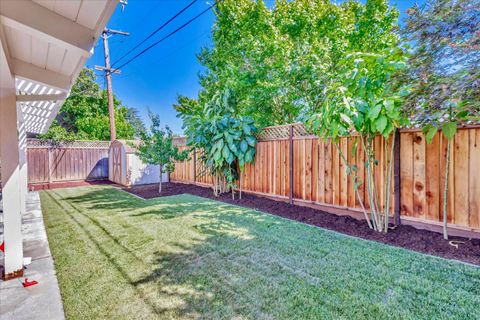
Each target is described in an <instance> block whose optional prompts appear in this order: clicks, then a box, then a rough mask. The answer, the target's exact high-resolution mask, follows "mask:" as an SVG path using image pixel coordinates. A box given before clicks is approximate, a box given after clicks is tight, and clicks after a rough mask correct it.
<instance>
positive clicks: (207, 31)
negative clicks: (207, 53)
mask: <svg viewBox="0 0 480 320" xmlns="http://www.w3.org/2000/svg"><path fill="white" fill-rule="evenodd" d="M209 33H210V30H205V31H204V32H203V33H202V34H200V35H199V36H197V37H195V38H193V39H190V40H189V41H187V42H184V43H183V44H182V45H181V46H179V47H177V48H175V49H173V50H172V51H169V52H168V53H167V54H164V55H161V56H159V57H158V59H157V61H155V62H152V63H150V64H149V65H148V66H149V68H151V67H152V66H155V65H158V64H159V63H160V62H164V61H162V60H163V59H165V58H168V57H171V56H172V55H174V54H175V53H177V52H178V51H180V50H182V49H184V48H186V47H188V46H190V45H192V44H193V43H194V41H196V40H198V39H201V38H203V37H204V36H206V35H208V34H209ZM133 68H134V69H135V70H136V72H128V73H127V74H122V75H120V76H117V79H125V78H128V77H131V76H134V75H139V74H140V73H139V72H140V70H139V69H137V68H136V67H133Z"/></svg>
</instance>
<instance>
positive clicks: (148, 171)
mask: <svg viewBox="0 0 480 320" xmlns="http://www.w3.org/2000/svg"><path fill="white" fill-rule="evenodd" d="M127 156H128V164H129V167H130V168H129V169H130V182H131V185H139V184H149V183H158V182H160V177H159V175H160V174H159V169H158V166H154V165H148V164H144V163H143V162H142V161H141V160H140V159H139V158H138V156H136V155H135V154H128V155H127ZM162 181H163V182H168V174H167V173H165V172H164V173H163V179H162Z"/></svg>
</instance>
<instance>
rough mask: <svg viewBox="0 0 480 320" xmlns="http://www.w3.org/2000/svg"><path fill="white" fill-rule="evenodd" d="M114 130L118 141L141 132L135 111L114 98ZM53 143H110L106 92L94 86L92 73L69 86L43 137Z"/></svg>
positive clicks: (81, 75) (85, 71)
mask: <svg viewBox="0 0 480 320" xmlns="http://www.w3.org/2000/svg"><path fill="white" fill-rule="evenodd" d="M114 105H115V127H116V130H117V137H118V138H119V139H132V138H134V137H135V136H136V135H138V134H139V132H138V131H140V130H144V125H143V122H142V120H141V119H140V118H139V117H138V114H137V111H136V109H134V108H128V107H126V106H124V105H122V103H121V101H120V100H118V99H117V98H116V97H115V96H114ZM40 137H41V138H44V139H53V140H73V139H78V140H109V139H110V129H109V117H108V102H107V95H106V91H105V90H101V89H100V86H99V85H98V83H97V82H96V77H95V73H94V72H93V70H91V69H88V68H84V69H83V70H82V71H81V73H80V75H79V76H78V78H77V81H76V82H75V84H74V85H73V86H72V90H71V93H70V96H69V97H68V98H67V99H66V100H65V103H64V104H63V106H62V108H61V109H60V112H59V114H58V116H57V117H56V119H55V121H54V123H53V124H52V126H51V127H50V129H49V130H48V132H47V133H46V134H44V135H40Z"/></svg>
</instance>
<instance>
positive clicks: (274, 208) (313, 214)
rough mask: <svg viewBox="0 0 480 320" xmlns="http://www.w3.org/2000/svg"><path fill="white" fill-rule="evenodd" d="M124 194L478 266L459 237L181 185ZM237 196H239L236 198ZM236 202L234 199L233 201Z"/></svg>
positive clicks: (479, 250)
mask: <svg viewBox="0 0 480 320" xmlns="http://www.w3.org/2000/svg"><path fill="white" fill-rule="evenodd" d="M124 190H125V191H128V192H130V193H133V194H136V195H138V196H140V197H142V198H145V199H151V198H156V197H160V196H162V197H165V196H172V195H177V194H183V193H188V194H192V195H196V196H200V197H204V198H209V199H214V200H217V201H222V202H225V203H230V204H234V205H238V206H242V207H247V208H252V209H256V210H259V211H263V212H267V213H270V214H273V215H277V216H281V217H284V218H288V219H292V220H297V221H301V222H303V223H307V224H311V225H315V226H319V227H322V228H325V229H330V230H334V231H338V232H341V233H344V234H348V235H351V236H355V237H359V238H363V239H368V240H373V241H377V242H383V243H386V244H389V245H393V246H397V247H403V248H407V249H410V250H414V251H419V252H423V253H427V254H430V255H435V256H439V257H444V258H447V259H456V260H460V261H464V262H468V263H473V264H476V265H480V240H479V239H466V238H460V237H449V238H450V239H449V240H450V241H451V240H459V241H463V242H464V243H461V244H459V245H458V249H457V248H455V247H453V246H451V245H450V244H449V243H448V241H445V240H444V239H443V235H442V234H440V233H437V232H432V231H428V230H421V229H416V228H414V227H412V226H406V225H402V226H400V227H398V228H396V229H394V230H389V231H388V233H387V234H384V233H379V232H376V231H373V230H371V229H370V228H368V226H367V223H366V222H365V221H361V220H357V219H355V218H352V217H349V216H338V215H335V214H331V213H327V212H323V211H321V210H317V209H313V208H308V207H301V206H296V205H291V204H289V203H286V202H283V201H275V200H271V199H268V198H264V197H259V196H256V195H252V194H247V193H243V194H242V199H241V200H239V199H235V200H233V199H232V195H231V193H228V194H223V195H221V196H219V197H215V196H214V195H213V191H212V189H211V188H205V187H199V186H195V185H190V184H182V183H164V184H163V190H162V194H159V193H158V184H154V185H144V186H135V187H132V188H125V189H124ZM237 195H238V194H237ZM236 198H237V197H236Z"/></svg>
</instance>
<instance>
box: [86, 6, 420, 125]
mask: <svg viewBox="0 0 480 320" xmlns="http://www.w3.org/2000/svg"><path fill="white" fill-rule="evenodd" d="M190 2H191V0H129V1H128V5H127V6H126V7H125V10H124V11H123V12H122V10H121V6H120V5H119V6H118V7H117V10H116V11H115V13H114V14H113V16H112V18H111V19H110V21H109V23H108V25H107V26H108V27H109V28H111V29H117V30H123V31H127V32H130V36H128V37H123V36H119V35H115V36H113V37H111V38H110V39H109V46H110V56H111V61H112V63H113V62H115V61H116V59H118V58H120V57H121V56H122V55H123V54H124V53H125V52H127V51H128V50H129V49H130V48H132V47H133V46H135V45H136V44H137V43H138V42H140V41H142V40H143V39H144V38H145V37H146V36H147V35H148V34H150V33H151V32H152V31H153V30H155V29H156V28H157V27H158V26H160V25H161V24H162V23H163V22H165V21H166V20H168V19H169V18H170V17H172V16H173V15H174V14H175V13H177V12H178V11H179V10H181V9H182V8H183V7H185V6H186V5H187V4H188V3H190ZM211 2H212V1H210V2H209V1H207V0H200V1H198V2H197V3H195V4H194V5H193V6H192V7H190V8H189V9H188V10H187V11H186V12H184V13H183V14H182V15H181V16H180V17H178V18H177V19H176V20H174V21H173V22H172V23H171V24H169V25H168V26H167V27H166V28H164V29H163V30H162V31H160V32H159V33H157V34H156V35H155V36H154V37H153V38H151V39H150V40H149V41H148V42H146V43H145V44H144V45H143V46H142V48H144V47H146V46H148V45H149V44H150V43H153V42H155V41H157V40H158V39H160V38H161V37H163V36H164V35H166V34H168V33H169V32H170V31H172V30H174V29H175V28H177V27H178V26H180V25H181V24H183V23H184V22H186V21H187V20H188V19H190V18H191V17H193V16H195V15H196V14H198V13H199V12H201V11H202V10H204V9H205V8H207V7H208V6H209V3H211ZM415 2H416V1H414V0H390V3H391V4H392V5H396V6H397V8H398V9H399V10H400V12H401V19H402V17H404V16H405V10H406V9H407V8H409V7H411V6H412V5H413V4H414V3H415ZM417 2H418V1H417ZM420 2H422V1H420ZM273 3H274V0H267V4H269V5H271V4H273ZM213 21H214V15H213V13H212V12H208V13H206V14H204V15H203V16H201V17H200V18H199V19H197V20H196V21H194V22H193V23H191V24H190V25H188V26H187V27H186V28H184V29H183V30H181V31H180V32H178V33H176V34H175V35H174V36H172V37H171V38H169V39H168V40H166V41H164V42H162V43H161V44H159V45H158V46H156V47H155V48H153V49H152V50H150V51H148V52H147V53H145V54H144V55H142V56H141V57H140V58H138V59H136V60H135V61H134V62H132V63H130V64H129V65H128V66H125V68H122V74H120V75H114V76H113V90H114V92H115V94H116V95H117V97H119V98H120V99H121V100H122V101H123V103H124V104H125V105H127V106H129V107H134V108H136V109H138V110H139V111H140V113H141V115H142V117H143V118H144V120H146V114H147V108H150V109H151V110H153V111H154V112H156V113H158V114H160V116H161V119H162V123H163V124H164V125H169V126H170V128H171V129H172V130H173V131H174V132H175V133H181V132H182V129H181V126H182V123H181V120H179V119H178V118H176V112H175V110H174V109H173V108H172V104H173V103H175V101H176V98H177V94H182V95H186V96H189V97H196V95H197V93H198V91H199V89H200V86H199V84H198V73H199V72H201V71H202V66H201V65H200V63H199V62H198V60H197V58H196V54H197V53H198V52H199V51H200V49H201V48H202V47H203V46H209V45H211V38H210V29H211V26H212V25H213ZM137 52H138V51H137ZM127 59H128V58H127ZM127 59H125V60H123V62H124V61H126V60H127ZM104 64H105V62H104V56H103V44H102V41H99V42H98V44H97V46H96V47H95V49H94V54H93V56H92V57H91V58H90V59H89V60H88V61H87V66H88V67H93V66H95V65H101V66H103V65H104ZM118 65H120V63H119V64H118ZM118 65H117V66H118ZM97 74H98V75H99V76H98V82H99V83H100V85H101V86H102V87H103V86H104V80H103V77H102V76H101V74H100V72H99V71H97Z"/></svg>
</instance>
